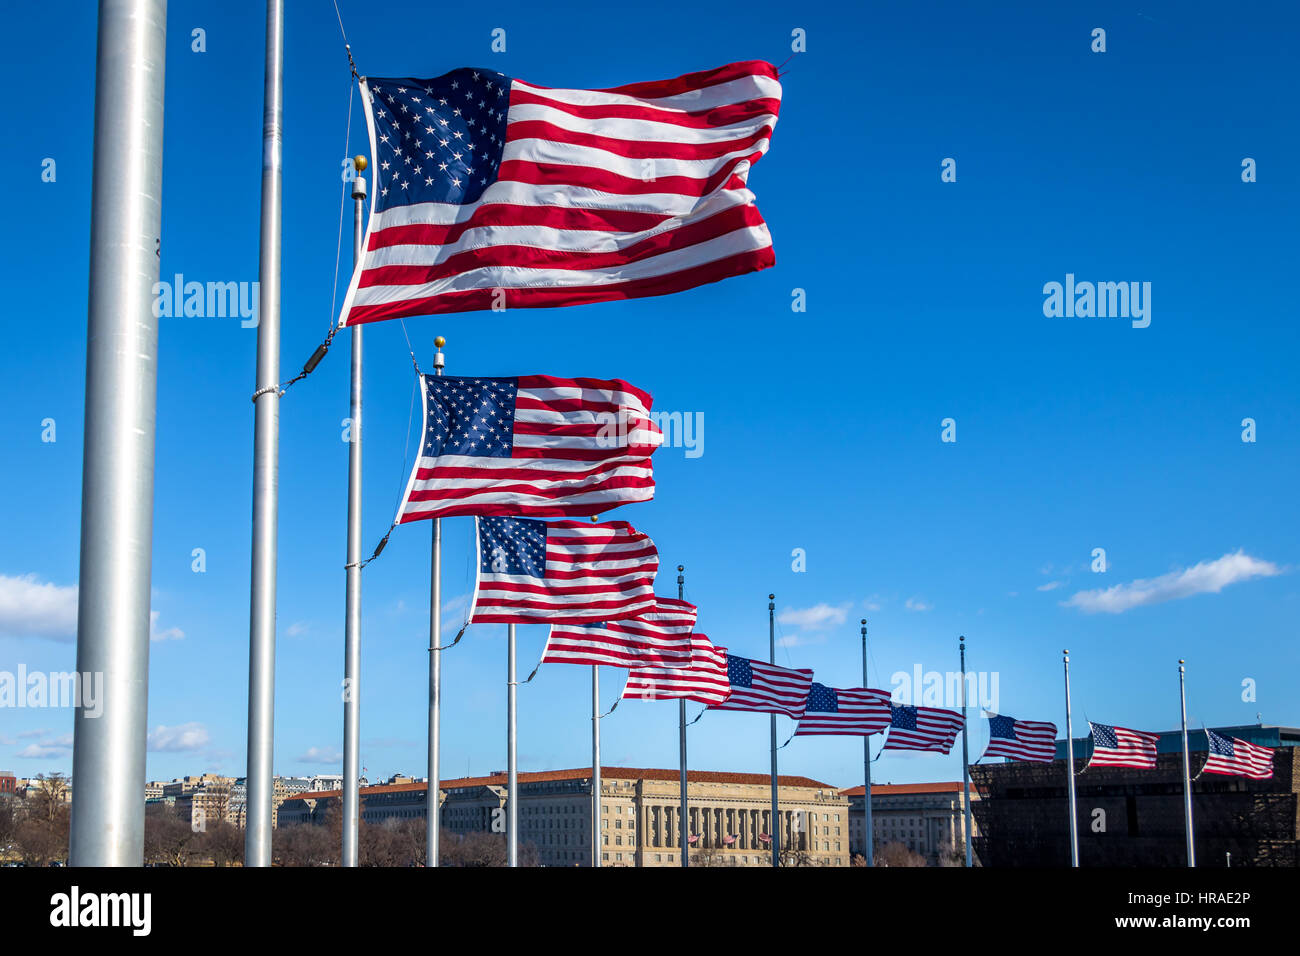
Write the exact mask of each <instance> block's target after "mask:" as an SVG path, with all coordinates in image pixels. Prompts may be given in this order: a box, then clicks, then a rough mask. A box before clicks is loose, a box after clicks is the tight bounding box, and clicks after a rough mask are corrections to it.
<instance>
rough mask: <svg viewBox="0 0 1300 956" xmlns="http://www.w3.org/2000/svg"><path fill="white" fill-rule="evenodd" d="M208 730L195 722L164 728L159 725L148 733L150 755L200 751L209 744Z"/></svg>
mask: <svg viewBox="0 0 1300 956" xmlns="http://www.w3.org/2000/svg"><path fill="white" fill-rule="evenodd" d="M209 740H210V738H209V737H208V728H206V727H204V726H203V725H202V724H200V723H197V722H195V721H190V722H189V723H188V724H177V725H176V726H175V727H166V726H164V725H162V724H159V725H158V726H157V727H155V728H154V729H153V730H151V731H149V744H148V749H149V752H150V753H186V752H189V751H196V750H202V749H203V748H204V747H206V746H207V745H208V743H209Z"/></svg>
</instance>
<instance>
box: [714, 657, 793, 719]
mask: <svg viewBox="0 0 1300 956" xmlns="http://www.w3.org/2000/svg"><path fill="white" fill-rule="evenodd" d="M731 656H732V655H728V657H729V658H730V657H731ZM749 668H750V675H751V677H752V679H751V681H750V686H749V687H741V686H739V685H738V684H735V683H732V685H731V694H730V696H728V697H727V699H726V700H725V701H723V702H722V703H720V704H713V705H712V707H713V709H714V710H743V711H750V712H754V713H763V714H785V715H786V716H787V717H791V718H793V719H794V720H799V719H800V718H801V717H803V713H804V705H805V704H807V703H808V691H809V690H811V689H812V679H813V672H812V671H811V670H808V669H807V668H803V667H799V668H795V667H781V666H779V665H777V664H769V663H767V662H766V661H755V660H750V661H749Z"/></svg>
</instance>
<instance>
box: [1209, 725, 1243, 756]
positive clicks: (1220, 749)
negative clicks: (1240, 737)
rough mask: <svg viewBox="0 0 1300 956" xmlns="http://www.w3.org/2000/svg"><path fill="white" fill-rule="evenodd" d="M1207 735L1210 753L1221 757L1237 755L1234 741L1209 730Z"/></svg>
mask: <svg viewBox="0 0 1300 956" xmlns="http://www.w3.org/2000/svg"><path fill="white" fill-rule="evenodd" d="M1205 733H1206V736H1207V737H1208V738H1209V740H1210V753H1212V754H1218V755H1219V756H1221V757H1231V756H1233V755H1234V754H1235V753H1236V749H1235V748H1234V747H1233V746H1232V741H1231V740H1229V739H1228V738H1227V737H1220V736H1219V735H1218V734H1216V733H1215V732H1214V731H1213V730H1207V731H1206V732H1205Z"/></svg>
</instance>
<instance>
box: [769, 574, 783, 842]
mask: <svg viewBox="0 0 1300 956" xmlns="http://www.w3.org/2000/svg"><path fill="white" fill-rule="evenodd" d="M767 662H768V663H769V664H775V663H776V595H775V594H769V595H768V596H767ZM769 716H770V717H771V720H772V832H771V834H770V835H771V837H772V865H773V866H780V865H781V823H780V819H779V818H778V816H777V814H778V813H779V812H780V811H779V808H778V805H777V793H776V714H771V715H769Z"/></svg>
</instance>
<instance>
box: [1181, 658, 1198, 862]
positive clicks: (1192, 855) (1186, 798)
mask: <svg viewBox="0 0 1300 956" xmlns="http://www.w3.org/2000/svg"><path fill="white" fill-rule="evenodd" d="M1185 663H1186V661H1183V660H1181V659H1180V660H1179V661H1178V697H1179V701H1180V703H1181V704H1182V711H1183V809H1184V811H1185V812H1186V815H1187V865H1188V866H1189V867H1194V866H1196V840H1195V836H1194V834H1193V832H1192V755H1191V753H1190V752H1189V751H1188V747H1187V677H1186V670H1185V669H1184V667H1183V664H1185Z"/></svg>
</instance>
